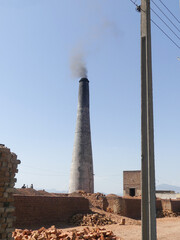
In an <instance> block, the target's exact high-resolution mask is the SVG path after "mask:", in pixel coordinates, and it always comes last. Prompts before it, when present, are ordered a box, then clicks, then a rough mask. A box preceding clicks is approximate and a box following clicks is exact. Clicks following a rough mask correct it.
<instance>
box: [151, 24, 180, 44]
mask: <svg viewBox="0 0 180 240" xmlns="http://www.w3.org/2000/svg"><path fill="white" fill-rule="evenodd" d="M151 22H152V23H154V25H155V26H156V27H157V28H159V30H160V31H161V32H162V33H164V35H166V37H167V38H169V40H171V42H172V43H174V45H175V46H176V47H177V48H179V49H180V46H179V45H178V44H177V43H176V42H175V41H174V40H173V39H172V38H171V37H170V36H169V35H168V34H167V33H166V32H165V31H164V30H163V29H162V28H161V27H160V26H159V25H158V24H157V23H155V22H154V21H153V20H152V19H151Z"/></svg>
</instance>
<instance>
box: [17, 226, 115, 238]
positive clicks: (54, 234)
mask: <svg viewBox="0 0 180 240" xmlns="http://www.w3.org/2000/svg"><path fill="white" fill-rule="evenodd" d="M12 236H13V237H14V240H25V239H29V240H30V239H31V240H36V239H37V240H45V239H49V240H55V239H56V240H60V239H65V240H79V239H93V240H95V239H99V240H116V239H117V238H116V236H115V235H114V234H113V232H112V231H106V230H105V229H104V228H102V229H101V228H92V229H90V228H88V227H86V228H84V229H83V230H80V231H77V230H76V229H75V230H71V231H63V230H61V229H56V228H55V226H51V227H50V228H48V229H46V228H44V227H42V228H40V229H39V230H34V231H32V230H27V229H25V230H21V229H16V230H15V231H14V232H13V235H12Z"/></svg>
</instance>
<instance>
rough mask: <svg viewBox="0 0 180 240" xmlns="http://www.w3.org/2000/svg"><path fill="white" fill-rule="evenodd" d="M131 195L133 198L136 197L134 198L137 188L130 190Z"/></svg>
mask: <svg viewBox="0 0 180 240" xmlns="http://www.w3.org/2000/svg"><path fill="white" fill-rule="evenodd" d="M129 195H130V196H131V197H134V196H135V188H130V189H129Z"/></svg>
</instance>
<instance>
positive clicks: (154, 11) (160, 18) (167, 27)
mask: <svg viewBox="0 0 180 240" xmlns="http://www.w3.org/2000/svg"><path fill="white" fill-rule="evenodd" d="M151 11H152V12H153V13H154V14H155V15H156V16H157V17H158V18H159V19H160V20H161V21H162V22H163V23H164V24H165V25H166V27H167V28H169V30H170V31H171V32H172V33H174V35H175V36H176V37H177V38H178V39H179V40H180V37H179V36H178V35H177V34H176V33H175V32H174V31H173V30H172V29H171V27H169V25H168V24H167V23H166V22H165V21H164V20H163V19H162V18H161V17H160V16H159V15H158V14H157V13H156V12H155V11H154V10H153V9H152V8H151ZM178 31H179V32H180V30H178Z"/></svg>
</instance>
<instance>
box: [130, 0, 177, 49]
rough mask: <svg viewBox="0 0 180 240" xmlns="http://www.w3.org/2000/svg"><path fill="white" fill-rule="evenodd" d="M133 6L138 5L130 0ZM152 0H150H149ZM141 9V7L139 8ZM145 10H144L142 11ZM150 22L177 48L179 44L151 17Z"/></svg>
mask: <svg viewBox="0 0 180 240" xmlns="http://www.w3.org/2000/svg"><path fill="white" fill-rule="evenodd" d="M130 1H131V2H132V3H133V4H134V5H135V6H138V5H137V4H136V3H135V2H134V1H132V0H130ZM151 1H152V0H151ZM141 10H142V9H141ZM143 12H145V11H143ZM151 22H152V23H153V24H154V25H155V26H156V27H157V28H158V29H159V30H160V31H161V32H162V33H163V34H164V35H165V36H166V37H167V38H168V39H169V40H170V41H171V42H172V43H173V44H174V45H175V46H176V47H177V48H178V49H180V46H179V45H178V44H177V43H176V42H175V41H174V40H173V39H172V38H171V37H170V36H169V35H168V34H167V33H166V32H165V31H164V30H163V29H162V28H161V27H160V26H159V25H158V24H157V23H156V22H155V21H154V20H153V19H152V18H151Z"/></svg>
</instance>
